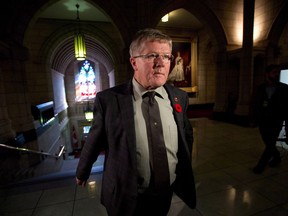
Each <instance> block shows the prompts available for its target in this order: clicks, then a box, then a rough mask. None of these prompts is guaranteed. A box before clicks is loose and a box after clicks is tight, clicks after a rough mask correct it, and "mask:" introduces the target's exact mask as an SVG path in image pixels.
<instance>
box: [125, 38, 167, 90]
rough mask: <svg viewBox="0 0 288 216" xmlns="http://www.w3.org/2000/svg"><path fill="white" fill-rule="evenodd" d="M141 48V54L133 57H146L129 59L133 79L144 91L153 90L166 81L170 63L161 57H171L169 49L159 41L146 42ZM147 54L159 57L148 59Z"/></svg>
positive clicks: (135, 54)
mask: <svg viewBox="0 0 288 216" xmlns="http://www.w3.org/2000/svg"><path fill="white" fill-rule="evenodd" d="M142 47H143V49H142V50H141V52H139V53H133V56H134V57H135V56H140V55H146V57H145V56H144V57H137V58H134V57H131V58H130V63H131V65H132V67H133V69H134V78H135V79H136V80H137V82H138V83H140V84H141V85H142V86H143V87H144V88H145V89H155V88H157V87H160V86H162V85H164V84H165V83H166V81H167V78H168V74H169V70H170V64H171V62H170V61H164V60H163V55H171V48H170V46H169V44H168V43H164V42H160V41H153V42H152V41H147V42H145V44H144V45H143V46H142ZM147 54H159V55H160V56H159V57H157V58H148V57H147ZM164 58H165V57H164Z"/></svg>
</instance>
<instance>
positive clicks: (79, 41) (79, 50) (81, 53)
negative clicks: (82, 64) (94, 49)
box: [74, 4, 86, 61]
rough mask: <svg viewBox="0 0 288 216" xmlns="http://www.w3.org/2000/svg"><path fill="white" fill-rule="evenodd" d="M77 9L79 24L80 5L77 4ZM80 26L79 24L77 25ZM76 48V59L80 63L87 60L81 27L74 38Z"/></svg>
mask: <svg viewBox="0 0 288 216" xmlns="http://www.w3.org/2000/svg"><path fill="white" fill-rule="evenodd" d="M76 8H77V22H79V20H80V19H79V10H78V9H79V4H76ZM77 24H78V23H77ZM74 48H75V57H76V59H77V60H78V61H83V60H85V59H86V45H85V37H84V34H83V33H82V32H81V31H80V27H79V25H78V26H77V31H76V34H75V36H74Z"/></svg>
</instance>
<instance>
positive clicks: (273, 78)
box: [267, 68, 280, 83]
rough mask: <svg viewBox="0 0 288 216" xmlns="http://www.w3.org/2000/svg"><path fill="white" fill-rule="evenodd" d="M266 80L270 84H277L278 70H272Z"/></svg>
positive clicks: (278, 78)
mask: <svg viewBox="0 0 288 216" xmlns="http://www.w3.org/2000/svg"><path fill="white" fill-rule="evenodd" d="M267 79H268V80H269V81H270V82H272V83H277V82H279V80H280V70H279V69H278V68H275V69H273V70H272V71H270V72H268V73H267Z"/></svg>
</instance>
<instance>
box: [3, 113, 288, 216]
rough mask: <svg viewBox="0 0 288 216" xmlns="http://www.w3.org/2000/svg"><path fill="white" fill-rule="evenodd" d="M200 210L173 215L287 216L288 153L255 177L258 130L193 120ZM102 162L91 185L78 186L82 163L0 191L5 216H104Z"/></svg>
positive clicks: (180, 209) (179, 209)
mask: <svg viewBox="0 0 288 216" xmlns="http://www.w3.org/2000/svg"><path fill="white" fill-rule="evenodd" d="M191 122H192V124H193V128H194V137H195V142H194V147H193V167H194V172H195V178H196V182H197V185H196V186H197V199H198V200H197V208H196V209H194V210H190V209H189V208H188V207H187V206H186V205H185V204H183V202H182V201H181V200H179V198H177V197H176V196H174V197H173V200H172V205H171V209H170V213H169V216H218V215H223V216H249V215H253V216H271V215H273V216H287V215H288V187H287V183H288V151H287V150H286V147H287V145H286V144H284V143H279V146H280V145H282V144H283V146H284V147H285V149H284V148H280V150H281V154H282V156H283V158H282V164H281V165H280V166H279V167H275V168H270V167H267V169H266V170H265V171H264V172H263V174H260V175H256V174H254V173H253V172H252V168H253V166H254V165H255V164H256V162H257V160H258V158H259V156H260V154H261V152H262V150H263V146H264V145H263V144H262V141H261V138H260V136H259V134H258V130H257V128H245V127H241V126H237V125H233V124H229V123H225V122H219V121H213V120H209V119H207V118H198V119H191ZM102 161H103V158H100V159H99V160H98V161H97V163H96V165H95V166H94V169H93V172H92V175H91V178H90V181H89V185H87V187H85V188H82V187H79V186H76V185H75V181H74V172H75V167H76V165H77V159H74V160H66V161H64V163H63V170H65V172H66V173H65V174H62V175H61V176H60V175H53V174H49V175H46V176H45V175H44V176H43V175H42V176H38V177H35V178H34V179H30V180H26V181H24V182H22V183H21V182H19V183H18V184H15V185H13V186H11V187H6V188H2V189H0V215H1V216H2V215H3V216H8V215H9V216H14V215H15V216H16V215H17V216H50V215H53V216H66V215H67V216H90V215H91V216H92V215H93V216H105V215H107V214H106V211H105V209H104V207H103V206H101V205H100V201H99V199H100V198H99V194H100V190H101V177H102V175H101V169H102Z"/></svg>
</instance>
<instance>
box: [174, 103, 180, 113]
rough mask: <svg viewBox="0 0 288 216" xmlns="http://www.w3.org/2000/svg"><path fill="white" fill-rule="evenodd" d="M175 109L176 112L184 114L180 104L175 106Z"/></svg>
mask: <svg viewBox="0 0 288 216" xmlns="http://www.w3.org/2000/svg"><path fill="white" fill-rule="evenodd" d="M174 109H175V110H176V112H178V113H181V112H182V107H181V105H180V104H178V103H176V104H175V105H174Z"/></svg>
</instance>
